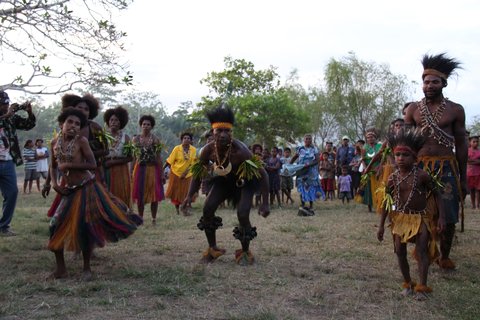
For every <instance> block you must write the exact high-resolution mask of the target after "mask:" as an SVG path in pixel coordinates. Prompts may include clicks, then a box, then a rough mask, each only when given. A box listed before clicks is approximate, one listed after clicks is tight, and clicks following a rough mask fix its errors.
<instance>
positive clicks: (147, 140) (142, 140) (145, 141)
mask: <svg viewBox="0 0 480 320" xmlns="http://www.w3.org/2000/svg"><path fill="white" fill-rule="evenodd" d="M152 143H153V135H152V134H149V135H148V136H145V137H142V135H140V136H139V137H138V144H139V145H140V147H143V148H146V147H149V146H151V145H152Z"/></svg>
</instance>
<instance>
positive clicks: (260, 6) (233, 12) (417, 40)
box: [120, 0, 480, 121]
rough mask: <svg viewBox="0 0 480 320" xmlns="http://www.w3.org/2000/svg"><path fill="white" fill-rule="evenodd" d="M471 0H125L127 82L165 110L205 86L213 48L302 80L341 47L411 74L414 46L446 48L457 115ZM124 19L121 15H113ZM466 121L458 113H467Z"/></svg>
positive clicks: (479, 64) (473, 90)
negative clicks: (156, 98) (453, 62)
mask: <svg viewBox="0 0 480 320" xmlns="http://www.w3.org/2000/svg"><path fill="white" fill-rule="evenodd" d="M479 13H480V1H475V0H457V1H438V0H437V1H418V0H416V1H412V0H404V1H380V0H379V1H368V0H366V1H353V0H344V1H302V0H296V1H281V0H280V1H279V0H277V1H266V0H256V1H252V0H244V1H225V0H217V1H210V0H206V1H194V0H191V1H181V0H180V1H178V0H177V1H139V0H137V1H135V2H134V3H133V4H132V5H131V7H130V8H129V9H128V10H127V11H126V12H124V13H123V14H122V17H121V21H122V23H121V24H120V26H121V28H122V29H124V30H126V31H127V33H128V41H127V45H128V48H129V49H128V50H129V51H128V59H129V61H130V65H131V70H132V71H133V73H134V78H135V83H136V89H138V90H142V91H143V90H149V91H154V92H157V93H159V95H160V98H161V100H162V102H163V103H164V104H165V105H167V106H168V107H169V110H172V108H174V107H176V106H178V105H179V104H180V102H182V101H186V100H191V101H193V102H197V101H199V98H200V97H201V96H202V95H205V94H207V93H208V91H207V88H206V87H205V86H202V85H200V83H199V80H200V79H202V78H204V77H205V76H206V75H207V73H208V72H211V71H220V70H222V69H223V67H224V64H223V58H224V57H225V56H227V55H230V56H231V57H232V58H235V59H236V58H241V59H246V60H249V61H251V62H253V63H254V64H255V67H256V68H267V67H269V66H270V65H272V66H274V67H277V68H278V72H279V74H280V75H281V76H282V79H285V77H286V76H287V75H288V74H289V73H290V71H291V70H292V69H298V73H299V76H300V82H301V83H302V84H303V85H304V86H305V87H308V86H315V85H319V84H320V83H321V81H322V77H323V73H324V69H325V66H326V64H327V63H328V61H329V60H330V59H331V58H336V59H340V58H342V57H344V56H346V55H347V54H348V52H349V51H353V52H355V53H356V55H357V57H358V58H359V59H361V60H365V61H373V62H376V63H386V64H388V65H389V66H390V69H391V70H392V71H393V72H394V73H397V74H404V75H406V76H407V78H408V79H409V80H415V81H418V86H417V87H418V90H417V91H416V92H414V93H413V94H412V97H411V98H412V99H415V100H417V99H419V98H421V97H422V93H421V91H420V80H421V78H420V77H421V72H422V66H421V64H420V59H421V57H422V55H423V54H424V53H430V54H437V53H440V52H447V53H448V54H449V55H450V56H452V57H455V58H458V59H459V60H460V61H462V62H463V66H464V70H460V72H459V76H458V78H453V79H451V80H450V81H449V86H448V87H447V88H446V89H445V95H446V96H447V97H449V98H450V99H451V100H453V101H456V102H459V103H461V104H462V105H463V106H464V107H465V109H466V113H467V117H468V118H471V117H473V116H474V115H478V114H480V111H478V110H479V109H478V107H479V106H480V103H478V97H477V91H478V85H477V83H476V81H475V80H476V77H475V76H477V75H479V74H480V41H479V39H480V18H479V16H478V15H479ZM123 22H125V23H123ZM467 121H468V119H467Z"/></svg>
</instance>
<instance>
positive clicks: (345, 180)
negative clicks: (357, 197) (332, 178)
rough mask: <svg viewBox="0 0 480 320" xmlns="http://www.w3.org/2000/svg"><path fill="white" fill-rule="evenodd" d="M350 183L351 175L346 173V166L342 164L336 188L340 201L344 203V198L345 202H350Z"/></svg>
mask: <svg viewBox="0 0 480 320" xmlns="http://www.w3.org/2000/svg"><path fill="white" fill-rule="evenodd" d="M351 185H352V177H351V176H350V175H349V174H348V167H347V166H342V174H341V175H340V176H339V177H338V190H339V192H340V194H339V196H340V199H342V203H345V199H347V203H349V202H350V199H351V198H352V193H351Z"/></svg>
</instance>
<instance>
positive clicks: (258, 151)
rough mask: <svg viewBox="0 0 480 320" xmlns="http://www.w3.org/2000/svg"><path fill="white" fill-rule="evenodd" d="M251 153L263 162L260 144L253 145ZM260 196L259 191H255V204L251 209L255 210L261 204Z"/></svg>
mask: <svg viewBox="0 0 480 320" xmlns="http://www.w3.org/2000/svg"><path fill="white" fill-rule="evenodd" d="M252 153H253V155H254V156H255V157H257V158H258V159H259V160H262V161H263V147H262V145H261V144H258V143H256V144H254V145H253V146H252ZM261 196H262V194H261V192H260V190H257V191H256V192H255V203H254V204H253V207H255V208H256V207H258V206H259V205H260V203H261Z"/></svg>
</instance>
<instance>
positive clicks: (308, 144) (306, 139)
mask: <svg viewBox="0 0 480 320" xmlns="http://www.w3.org/2000/svg"><path fill="white" fill-rule="evenodd" d="M312 142H313V139H312V136H311V135H306V136H305V137H303V145H304V146H305V147H307V148H309V147H311V146H312ZM327 146H328V144H327ZM298 157H299V154H298V153H296V154H295V155H294V156H293V158H292V160H290V163H294V162H295V161H296V160H297V159H298ZM319 160H320V156H319V155H316V156H315V160H314V161H312V162H311V163H305V165H304V167H305V168H308V167H311V166H316V165H318V162H319ZM300 202H301V204H302V207H304V206H305V202H304V201H303V199H302V196H301V195H300ZM309 205H310V206H309V208H310V209H312V208H313V201H310V203H309Z"/></svg>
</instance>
